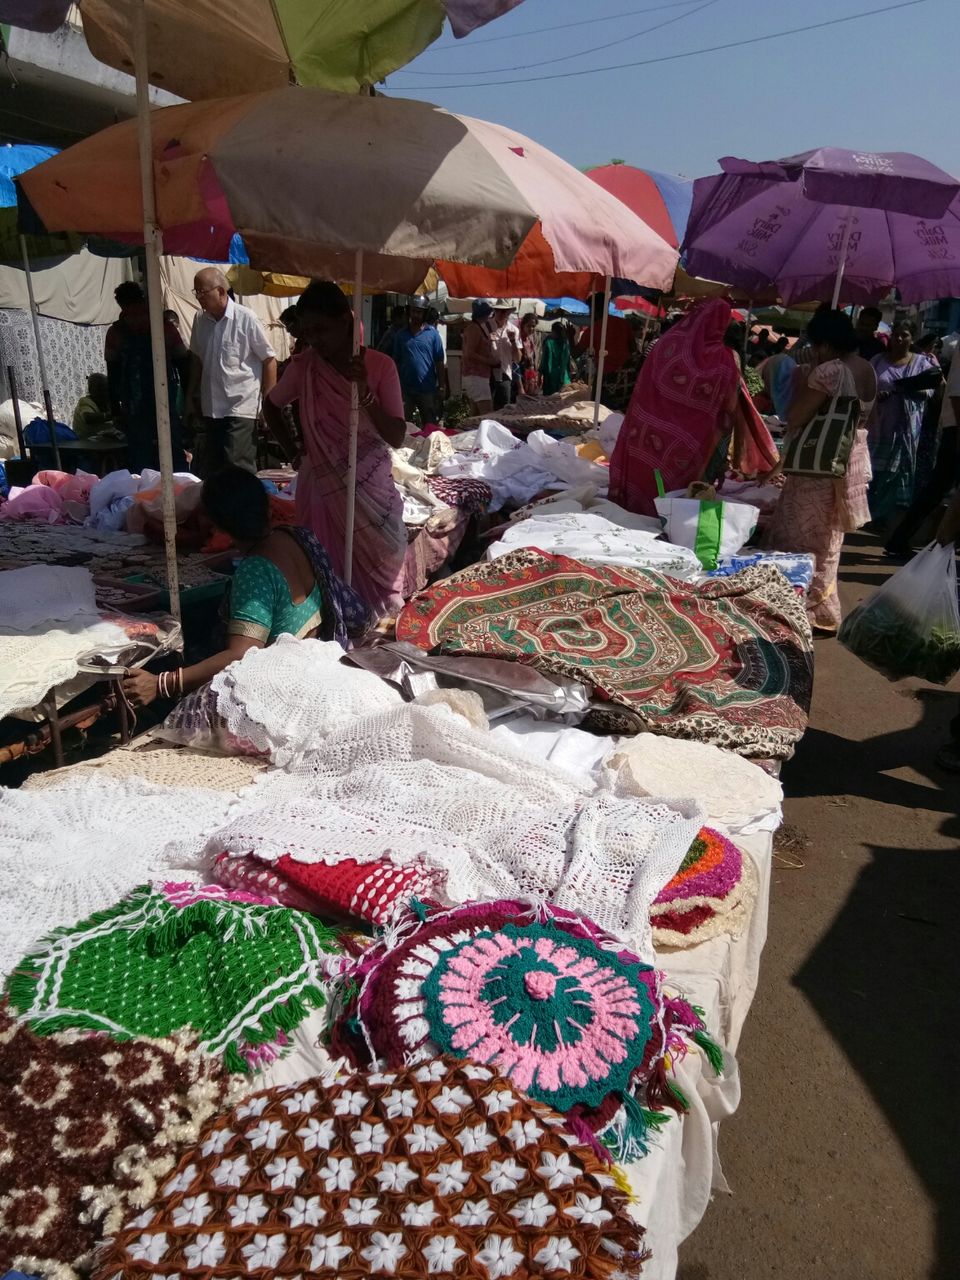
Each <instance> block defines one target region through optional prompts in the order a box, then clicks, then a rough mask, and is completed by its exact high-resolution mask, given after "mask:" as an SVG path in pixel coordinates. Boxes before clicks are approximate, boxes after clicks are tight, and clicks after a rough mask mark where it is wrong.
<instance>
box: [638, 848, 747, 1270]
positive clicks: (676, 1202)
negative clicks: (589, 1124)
mask: <svg viewBox="0 0 960 1280" xmlns="http://www.w3.org/2000/svg"><path fill="white" fill-rule="evenodd" d="M737 843H738V844H739V846H740V848H741V849H742V850H743V851H744V852H745V853H746V854H748V855H749V856H750V857H751V858H752V860H753V862H754V864H755V866H756V869H757V878H758V881H759V889H758V893H757V901H756V904H755V906H754V910H753V913H752V916H751V918H750V923H749V925H748V927H747V928H746V929H745V930H744V932H743V934H742V935H741V936H740V937H739V938H737V939H736V940H734V939H732V938H730V937H729V935H727V934H722V935H721V936H719V937H716V938H711V939H709V940H708V941H706V942H702V943H700V944H699V946H696V947H689V948H687V949H685V950H682V951H674V950H668V951H663V952H661V953H660V954H659V956H658V959H659V961H660V964H661V966H662V968H663V970H664V972H665V973H666V975H667V978H668V980H669V983H670V984H671V985H672V986H675V987H676V988H677V989H678V990H680V991H682V992H683V994H684V995H685V996H686V998H687V999H688V1000H689V1001H690V1002H691V1004H695V1005H697V1006H699V1007H700V1008H701V1009H703V1010H704V1012H705V1014H706V1021H707V1026H708V1028H709V1029H710V1031H711V1033H712V1034H713V1035H714V1036H715V1037H717V1038H718V1039H719V1040H720V1041H721V1042H723V1044H724V1045H725V1047H726V1049H727V1055H726V1070H725V1072H724V1075H723V1077H722V1078H720V1079H718V1078H717V1077H715V1076H714V1074H713V1071H712V1069H711V1068H710V1065H709V1063H707V1062H706V1061H705V1059H704V1058H703V1056H702V1055H701V1054H700V1053H699V1052H693V1053H690V1054H688V1055H687V1057H686V1058H685V1060H684V1061H683V1062H682V1063H681V1064H680V1066H679V1069H678V1072H677V1077H676V1079H677V1083H678V1085H679V1086H680V1088H681V1089H682V1090H683V1092H684V1094H685V1095H686V1097H687V1098H688V1099H689V1101H690V1110H689V1111H688V1112H687V1114H686V1115H685V1116H683V1117H682V1118H675V1119H673V1120H671V1121H670V1123H669V1124H668V1125H666V1126H665V1127H664V1129H663V1130H661V1133H660V1136H659V1137H658V1138H657V1139H656V1142H655V1145H653V1146H651V1150H650V1152H649V1154H648V1155H647V1156H645V1157H644V1158H643V1159H642V1160H640V1161H637V1162H636V1163H635V1164H633V1165H630V1166H629V1167H628V1169H627V1174H628V1176H629V1178H630V1182H631V1185H632V1187H633V1190H634V1193H635V1195H636V1197H637V1201H636V1204H635V1205H634V1207H633V1211H634V1213H635V1214H636V1216H637V1218H638V1219H639V1220H640V1221H641V1222H642V1223H643V1224H644V1226H645V1227H646V1228H647V1237H646V1244H647V1247H648V1248H649V1249H651V1250H652V1252H653V1257H652V1258H651V1259H650V1261H649V1262H648V1263H647V1265H646V1266H645V1267H644V1271H643V1276H644V1280H673V1277H674V1276H675V1275H676V1271H677V1251H678V1249H679V1247H680V1244H681V1242H682V1241H683V1240H685V1239H686V1237H687V1236H688V1235H690V1233H691V1232H692V1231H693V1230H694V1228H695V1227H696V1226H697V1225H698V1223H699V1222H700V1219H701V1218H702V1217H703V1215H704V1213H705V1212H706V1209H707V1205H708V1204H709V1203H710V1196H711V1194H712V1193H713V1192H714V1191H723V1192H725V1191H727V1190H728V1188H727V1183H726V1181H725V1179H724V1176H723V1171H722V1169H721V1167H720V1161H719V1159H718V1156H717V1127H718V1124H719V1122H720V1121H721V1120H723V1119H724V1118H726V1117H727V1116H730V1115H732V1114H733V1112H734V1111H736V1109H737V1106H738V1104H739V1102H740V1074H739V1071H738V1068H737V1064H736V1060H735V1059H734V1057H733V1053H734V1052H735V1051H736V1047H737V1045H738V1043H739V1040H740V1032H741V1030H742V1029H743V1023H744V1020H745V1019H746V1016H747V1013H748V1012H749V1009H750V1005H751V1003H752V1001H753V996H754V993H755V991H756V989H757V977H758V974H759V969H760V954H761V952H762V950H763V944H764V942H765V940H766V936H767V914H768V907H769V899H770V870H771V864H772V860H773V836H772V835H771V834H769V833H765V832H761V833H756V834H754V835H747V836H738V837H737Z"/></svg>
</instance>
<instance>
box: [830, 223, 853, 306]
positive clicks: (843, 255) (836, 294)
mask: <svg viewBox="0 0 960 1280" xmlns="http://www.w3.org/2000/svg"><path fill="white" fill-rule="evenodd" d="M852 229H853V210H852V209H848V210H847V214H846V222H845V223H844V224H843V238H842V240H841V241H840V261H839V263H838V264H837V279H836V283H835V284H834V286H833V301H832V302H831V303H830V305H831V307H833V309H834V310H836V309H837V306H838V305H839V303H840V290H841V288H842V287H843V273H844V271H845V270H846V268H847V249H848V248H849V246H850V232H851V231H852Z"/></svg>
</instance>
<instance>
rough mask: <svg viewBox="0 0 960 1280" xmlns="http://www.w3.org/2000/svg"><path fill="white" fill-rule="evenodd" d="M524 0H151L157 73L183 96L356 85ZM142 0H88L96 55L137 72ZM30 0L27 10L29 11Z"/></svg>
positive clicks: (50, 22) (54, 8) (36, 22)
mask: <svg viewBox="0 0 960 1280" xmlns="http://www.w3.org/2000/svg"><path fill="white" fill-rule="evenodd" d="M521 3H522V0H231V3H229V4H224V3H223V2H222V0H191V2H190V3H189V4H184V3H183V0H146V3H145V8H146V19H147V38H148V42H149V46H150V82H151V83H152V84H154V85H156V86H157V87H158V88H162V89H167V90H169V91H170V92H171V93H176V94H179V95H180V96H181V97H184V98H191V99H196V98H219V97H227V96H229V95H231V94H236V93H256V92H258V91H260V90H264V89H278V88H283V87H284V86H286V85H288V84H304V85H318V86H320V87H321V88H325V89H339V90H342V91H345V92H348V93H350V92H356V91H357V89H358V88H360V87H361V86H363V85H372V84H376V83H377V82H378V81H380V80H382V79H384V77H385V76H388V75H390V74H391V73H392V72H394V71H396V70H397V69H398V68H399V67H402V66H405V65H406V64H407V63H408V62H411V61H412V60H413V59H414V58H415V57H416V56H417V54H419V53H421V52H422V51H423V50H424V49H425V48H426V47H427V45H429V44H432V43H433V41H434V40H436V39H437V37H438V36H439V35H440V33H441V31H442V30H443V25H444V22H445V21H449V23H450V29H451V31H452V33H453V35H454V36H456V37H463V36H466V35H469V34H470V32H471V31H475V30H476V29H477V27H482V26H484V25H485V24H486V23H488V22H490V21H492V20H493V19H494V18H498V17H500V16H501V15H502V14H504V13H507V12H508V11H509V10H510V9H514V8H516V7H517V5H519V4H521ZM143 4H144V0H84V3H83V5H82V6H81V16H82V19H83V31H84V35H85V36H86V38H87V43H88V44H89V46H90V51H91V52H92V53H93V55H94V57H96V58H99V60H100V61H101V62H106V63H107V64H108V65H110V66H111V67H117V68H118V69H119V70H121V71H127V72H130V71H132V69H133V65H134V61H135V57H134V54H135V50H134V45H135V41H136V37H135V34H134V13H135V10H136V9H137V8H138V7H140V6H141V5H143ZM69 7H70V6H69V4H68V3H66V2H65V0H60V2H59V3H58V0H37V2H35V3H33V4H32V5H31V4H26V5H25V4H24V0H0V21H5V22H11V23H13V24H14V25H15V26H26V27H30V28H32V29H34V30H43V29H47V30H52V29H54V28H55V26H56V25H57V23H58V19H59V22H62V21H63V20H64V18H65V17H66V13H67V10H68V9H69ZM25 10H28V11H30V12H28V13H27V14H25V12H24V11H25Z"/></svg>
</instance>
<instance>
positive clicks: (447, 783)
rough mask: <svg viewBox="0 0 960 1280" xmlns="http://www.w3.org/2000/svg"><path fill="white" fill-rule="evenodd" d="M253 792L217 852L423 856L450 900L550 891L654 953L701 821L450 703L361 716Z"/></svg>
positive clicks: (213, 846)
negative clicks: (577, 769) (660, 907)
mask: <svg viewBox="0 0 960 1280" xmlns="http://www.w3.org/2000/svg"><path fill="white" fill-rule="evenodd" d="M254 788H255V793H256V795H257V796H258V797H259V800H260V807H259V808H256V807H254V806H252V805H251V806H249V807H247V808H246V810H245V812H244V813H243V814H241V815H240V816H239V817H238V818H236V819H235V820H234V821H233V822H232V823H230V824H228V825H227V826H226V827H225V828H223V829H222V830H221V831H218V832H217V833H216V835H215V836H214V837H213V838H212V840H211V843H210V849H209V852H210V854H211V857H215V856H217V855H219V854H221V853H223V852H227V853H230V854H233V855H236V856H244V855H246V854H250V853H254V854H255V855H256V856H257V857H259V858H261V859H265V860H267V861H272V860H275V859H277V858H280V857H282V856H283V855H284V854H290V855H291V856H292V857H294V858H296V859H297V860H299V861H302V862H323V863H327V864H335V863H337V862H339V861H342V860H344V859H353V860H355V861H357V862H360V863H369V862H374V861H377V860H379V859H381V858H384V857H389V858H390V859H391V861H393V862H395V863H400V864H403V863H411V862H420V863H425V864H426V865H427V866H431V867H434V868H436V869H437V870H439V871H440V872H442V873H443V874H444V877H445V891H446V897H447V899H448V900H449V901H450V902H464V901H469V900H472V899H481V900H482V899H496V898H501V897H520V898H532V899H541V900H548V901H550V902H553V903H554V904H556V905H558V906H562V907H566V908H568V909H570V910H573V911H579V912H582V913H583V914H585V915H587V916H589V917H590V918H591V919H593V920H595V921H596V922H597V924H599V925H600V926H601V927H602V928H604V929H607V930H608V931H610V932H611V933H613V934H614V935H616V936H617V937H620V938H622V939H623V940H624V941H625V942H627V943H628V944H629V945H630V946H631V947H633V948H635V949H636V950H637V951H638V953H639V954H641V955H645V956H647V957H650V958H652V955H653V951H652V941H651V935H650V906H651V904H652V902H653V900H654V898H655V897H656V896H657V894H658V893H659V892H660V890H661V889H662V888H663V886H664V885H665V884H666V883H667V881H668V880H670V878H671V877H672V876H673V875H674V874H675V873H676V871H677V868H678V867H679V866H680V863H681V862H682V860H683V858H684V856H685V855H686V852H687V850H688V848H689V847H690V844H691V843H692V841H693V839H694V838H695V836H696V834H697V832H698V831H699V829H700V827H701V826H702V825H703V820H704V811H703V809H702V808H700V807H699V806H698V805H696V804H695V803H692V802H688V801H685V800H683V799H673V798H671V799H670V800H669V801H663V800H660V799H657V798H644V799H639V798H637V797H633V796H623V797H621V796H617V795H614V794H613V793H612V792H604V791H598V792H594V791H593V787H592V784H591V783H590V782H589V781H584V782H581V781H579V780H578V779H576V778H575V777H574V776H573V775H570V774H566V773H565V772H563V771H562V770H560V769H557V768H555V767H553V766H551V765H543V766H540V767H537V766H536V765H534V764H533V763H532V761H531V759H530V757H529V756H528V755H526V754H525V753H523V752H522V751H517V750H514V749H511V748H510V747H509V746H508V745H506V744H504V743H503V742H502V740H501V741H496V742H495V741H493V740H492V739H491V735H490V734H489V733H485V732H481V731H478V730H477V729H476V728H474V727H473V726H472V725H470V724H469V723H468V722H467V721H466V720H465V719H463V718H462V717H461V716H458V715H456V714H455V713H454V712H453V711H451V710H450V708H448V707H446V706H430V707H424V706H416V705H412V704H402V705H400V706H398V707H396V708H395V709H393V710H389V711H385V712H383V713H381V714H379V715H370V716H367V717H365V718H364V719H362V720H359V721H353V722H351V723H349V724H347V725H346V726H345V727H344V728H343V729H342V730H341V731H339V732H337V733H333V734H331V735H330V736H329V737H328V738H327V740H326V742H325V743H324V745H323V747H322V748H321V749H319V750H317V751H316V752H314V753H311V754H308V755H306V756H304V757H302V758H301V759H300V760H299V761H297V762H296V763H295V764H292V765H291V766H290V768H289V769H288V771H287V772H286V773H280V772H276V771H275V772H273V773H271V774H269V775H267V776H265V777H263V778H261V779H260V780H259V781H258V782H257V783H255V784H254ZM591 793H592V794H591Z"/></svg>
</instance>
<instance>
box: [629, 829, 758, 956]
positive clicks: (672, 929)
mask: <svg viewBox="0 0 960 1280" xmlns="http://www.w3.org/2000/svg"><path fill="white" fill-rule="evenodd" d="M756 895H757V876H756V872H755V871H754V870H753V864H752V863H751V862H750V859H749V858H746V857H744V855H743V854H742V853H741V852H740V850H739V849H738V848H737V846H736V845H735V844H734V843H733V841H732V840H728V839H727V838H726V836H722V835H721V834H720V832H719V831H711V830H710V828H709V827H704V829H703V830H702V831H701V832H700V834H699V835H698V836H697V838H696V840H694V842H693V844H692V845H691V846H690V850H689V852H688V854H687V856H686V857H685V858H684V860H683V862H682V863H681V864H680V870H679V871H678V872H677V874H676V875H675V876H674V877H673V879H672V880H671V881H670V883H669V884H668V885H666V886H665V888H663V889H661V891H660V892H659V894H657V898H656V901H655V902H654V904H653V906H652V907H651V908H650V919H651V923H652V924H653V940H654V943H655V944H656V946H657V947H658V948H659V947H689V946H693V945H694V944H695V943H698V942H705V941H706V939H707V938H714V937H716V936H717V935H718V934H720V933H728V934H730V935H731V936H732V937H739V936H740V933H741V931H742V930H743V927H744V925H745V924H746V921H747V919H748V916H749V913H750V911H751V910H752V908H753V903H754V899H755V898H756Z"/></svg>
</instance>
